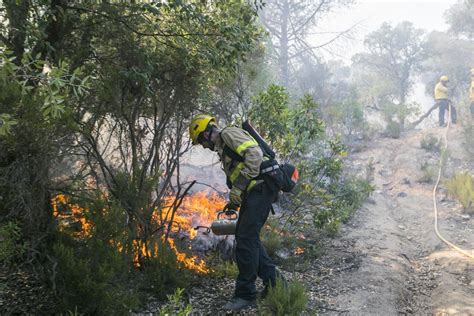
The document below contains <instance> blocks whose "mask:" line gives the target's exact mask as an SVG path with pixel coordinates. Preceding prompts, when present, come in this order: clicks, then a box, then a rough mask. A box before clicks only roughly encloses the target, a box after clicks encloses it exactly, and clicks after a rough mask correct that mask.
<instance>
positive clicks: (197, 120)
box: [189, 114, 217, 145]
mask: <svg viewBox="0 0 474 316" xmlns="http://www.w3.org/2000/svg"><path fill="white" fill-rule="evenodd" d="M209 124H211V125H214V126H217V121H216V118H215V117H213V116H210V115H207V114H199V115H196V116H195V117H193V119H192V120H191V123H189V137H191V141H192V142H193V145H195V144H196V141H197V138H198V136H199V134H201V133H202V132H204V131H205V130H206V128H207V126H208V125H209Z"/></svg>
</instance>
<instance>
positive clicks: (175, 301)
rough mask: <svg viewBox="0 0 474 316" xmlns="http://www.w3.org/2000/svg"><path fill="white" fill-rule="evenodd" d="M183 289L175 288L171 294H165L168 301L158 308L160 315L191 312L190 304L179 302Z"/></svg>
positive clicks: (185, 315) (179, 314)
mask: <svg viewBox="0 0 474 316" xmlns="http://www.w3.org/2000/svg"><path fill="white" fill-rule="evenodd" d="M183 292H184V289H181V288H177V289H176V291H175V292H174V293H173V294H169V295H167V298H168V303H166V304H165V305H163V306H162V307H161V308H160V313H159V315H160V316H167V315H176V316H187V315H189V314H190V313H191V311H192V309H193V307H192V305H191V304H184V303H183V302H181V300H182V296H183Z"/></svg>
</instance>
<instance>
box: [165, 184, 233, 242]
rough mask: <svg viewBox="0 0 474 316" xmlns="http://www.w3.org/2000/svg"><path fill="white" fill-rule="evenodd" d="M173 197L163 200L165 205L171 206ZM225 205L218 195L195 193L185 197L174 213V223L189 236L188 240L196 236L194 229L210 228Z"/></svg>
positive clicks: (224, 201)
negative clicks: (197, 227)
mask: <svg viewBox="0 0 474 316" xmlns="http://www.w3.org/2000/svg"><path fill="white" fill-rule="evenodd" d="M174 199H175V197H171V196H170V197H167V198H165V204H166V205H171V204H172V203H173V201H174ZM225 205H226V200H225V199H224V198H222V197H220V196H219V195H218V194H215V193H214V194H208V193H206V192H197V193H195V194H193V195H189V196H186V197H185V198H184V199H183V202H182V203H181V206H180V207H179V209H178V210H177V211H176V214H175V217H174V221H175V222H176V223H177V224H178V225H179V227H180V228H181V229H182V230H184V231H186V232H187V233H188V234H189V238H190V239H194V238H195V237H196V236H197V231H196V230H195V229H194V227H196V226H199V225H202V226H210V225H211V222H212V221H213V220H215V219H216V213H217V212H218V211H221V210H222V209H223V208H224V206H225Z"/></svg>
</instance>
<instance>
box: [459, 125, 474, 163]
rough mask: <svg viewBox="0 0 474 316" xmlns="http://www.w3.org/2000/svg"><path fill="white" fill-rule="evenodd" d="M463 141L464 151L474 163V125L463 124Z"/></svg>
mask: <svg viewBox="0 0 474 316" xmlns="http://www.w3.org/2000/svg"><path fill="white" fill-rule="evenodd" d="M462 134H463V140H464V143H465V146H464V150H465V151H466V156H467V158H468V159H469V160H471V161H474V124H472V123H469V122H468V123H467V124H463V129H462Z"/></svg>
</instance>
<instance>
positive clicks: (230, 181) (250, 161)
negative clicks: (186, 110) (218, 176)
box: [216, 127, 263, 191]
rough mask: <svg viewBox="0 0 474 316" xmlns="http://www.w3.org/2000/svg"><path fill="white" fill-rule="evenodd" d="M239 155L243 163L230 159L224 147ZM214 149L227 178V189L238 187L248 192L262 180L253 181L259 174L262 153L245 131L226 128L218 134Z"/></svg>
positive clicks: (236, 128)
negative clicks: (218, 137)
mask: <svg viewBox="0 0 474 316" xmlns="http://www.w3.org/2000/svg"><path fill="white" fill-rule="evenodd" d="M225 146H227V147H228V148H229V149H231V150H232V151H234V152H235V153H237V154H238V155H240V156H241V157H242V158H243V159H244V161H243V162H241V161H237V160H234V159H232V157H230V156H229V155H228V154H226V151H225V150H224V147H225ZM216 149H217V152H218V154H219V157H220V158H221V161H222V167H223V169H224V172H225V174H226V176H227V185H228V186H229V188H232V187H233V186H236V187H238V188H239V189H241V190H242V191H245V190H247V191H248V190H250V189H251V188H253V187H254V186H255V185H256V184H257V183H258V182H263V181H262V180H258V181H257V180H253V179H254V178H256V177H257V176H258V175H259V174H260V165H261V164H262V161H263V153H262V150H261V149H260V146H259V145H258V143H257V142H256V141H255V139H253V137H252V136H250V135H249V134H248V133H247V132H246V131H245V130H243V129H241V128H238V127H226V128H224V129H223V130H222V131H221V133H220V139H219V140H218V141H217V142H216Z"/></svg>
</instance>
